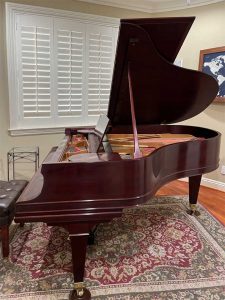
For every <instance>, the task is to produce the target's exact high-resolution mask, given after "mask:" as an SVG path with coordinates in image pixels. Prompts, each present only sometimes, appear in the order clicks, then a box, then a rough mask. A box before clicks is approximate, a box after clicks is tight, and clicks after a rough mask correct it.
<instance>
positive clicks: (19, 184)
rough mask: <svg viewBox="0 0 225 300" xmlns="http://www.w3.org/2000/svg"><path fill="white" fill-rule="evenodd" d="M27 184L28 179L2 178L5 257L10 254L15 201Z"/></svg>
mask: <svg viewBox="0 0 225 300" xmlns="http://www.w3.org/2000/svg"><path fill="white" fill-rule="evenodd" d="M26 185H27V181H26V180H11V181H2V180H0V237H1V241H2V255H3V257H7V256H8V255H9V226H10V224H11V223H12V220H13V218H14V215H15V203H16V201H17V199H18V198H19V196H20V194H21V193H22V191H23V190H24V188H25V186H26Z"/></svg>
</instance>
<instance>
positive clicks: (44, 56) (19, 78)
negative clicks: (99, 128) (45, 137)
mask: <svg viewBox="0 0 225 300" xmlns="http://www.w3.org/2000/svg"><path fill="white" fill-rule="evenodd" d="M21 9H22V8H21ZM27 9H28V8H27ZM31 11H32V8H30V10H29V9H28V10H27V11H21V13H20V12H19V11H17V13H16V14H12V15H10V18H11V17H12V19H11V21H12V20H13V22H7V26H8V27H9V28H7V30H8V32H9V34H7V47H8V49H7V55H8V66H9V72H8V74H9V75H8V78H9V97H10V131H11V132H13V131H14V132H16V133H17V132H19V131H20V130H21V131H24V132H31V133H33V131H32V130H33V129H34V132H39V129H40V128H43V129H44V131H45V132H47V131H48V129H51V132H52V131H54V128H57V127H58V128H60V130H61V128H63V127H72V126H95V124H96V122H97V120H98V117H99V114H102V113H105V114H106V113H107V110H108V102H109V93H110V86H111V78H112V70H113V62H114V55H115V44H116V40H117V34H118V23H117V21H116V20H115V19H110V18H106V17H96V16H91V15H83V14H76V15H75V17H74V18H71V13H69V14H68V16H67V15H63V14H64V13H65V12H62V15H60V14H58V13H55V14H54V13H52V12H51V11H50V12H49V13H47V12H46V14H45V10H42V11H41V12H39V13H37V12H36V8H34V11H32V12H31ZM12 24H13V26H12ZM36 129H37V131H36Z"/></svg>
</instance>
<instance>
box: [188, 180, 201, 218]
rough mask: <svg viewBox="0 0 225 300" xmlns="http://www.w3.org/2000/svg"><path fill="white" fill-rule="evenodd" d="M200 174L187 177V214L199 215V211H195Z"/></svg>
mask: <svg viewBox="0 0 225 300" xmlns="http://www.w3.org/2000/svg"><path fill="white" fill-rule="evenodd" d="M201 179H202V175H196V176H192V177H189V204H190V210H188V211H187V212H188V214H190V215H195V216H199V215H200V212H199V211H197V201H198V192H199V188H200V183H201Z"/></svg>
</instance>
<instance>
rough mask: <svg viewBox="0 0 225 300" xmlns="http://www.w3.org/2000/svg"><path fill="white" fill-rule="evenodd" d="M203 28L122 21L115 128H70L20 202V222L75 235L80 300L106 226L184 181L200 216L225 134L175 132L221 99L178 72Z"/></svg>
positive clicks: (203, 79)
mask: <svg viewBox="0 0 225 300" xmlns="http://www.w3.org/2000/svg"><path fill="white" fill-rule="evenodd" d="M193 21H194V17H185V18H158V19H129V20H121V24H120V31H119V37H118V45H117V52H116V59H115V66H114V73H113V79H112V86H111V94H110V101H109V108H108V119H109V123H108V124H107V127H106V128H105V129H104V130H103V132H98V130H95V128H89V129H87V128H86V129H85V130H84V129H82V128H67V129H66V135H65V137H64V139H63V140H62V142H61V143H60V144H59V146H58V147H54V148H53V149H52V150H51V151H50V153H49V154H48V155H47V157H46V159H45V160H44V162H43V163H42V165H41V167H40V169H39V170H38V171H37V173H36V174H35V175H34V177H33V178H32V180H31V181H30V183H29V184H28V186H27V187H26V189H25V190H24V192H23V193H22V195H21V196H20V198H19V200H18V201H17V204H16V216H15V221H16V222H20V223H24V222H40V221H41V222H46V223H47V224H49V225H58V226H62V227H64V228H65V229H66V230H68V232H69V236H70V241H71V247H72V259H73V276H74V289H73V291H71V294H70V298H71V299H90V298H91V295H90V291H89V290H88V289H87V288H86V287H85V286H84V283H83V277H84V270H85V255H86V247H87V244H88V241H90V237H91V238H92V241H93V235H94V233H93V232H94V229H95V228H96V226H97V225H98V224H99V223H102V222H107V221H109V220H111V219H113V218H115V217H119V216H121V215H122V213H123V209H124V208H125V207H128V206H134V205H138V204H141V203H143V202H145V201H146V200H148V199H150V198H151V197H152V196H153V195H154V194H155V193H156V191H157V190H158V189H159V188H160V187H161V186H163V185H164V184H166V183H168V182H169V181H171V180H174V179H178V178H182V177H188V178H189V201H190V209H189V211H188V212H189V213H190V214H192V215H193V217H196V216H197V209H196V204H197V198H198V191H199V186H200V181H201V176H202V174H204V173H207V172H211V171H213V170H215V169H216V168H217V167H218V162H219V149H220V133H218V132H216V131H214V130H211V129H206V128H200V127H195V126H184V125H168V124H171V123H176V122H180V121H183V120H186V119H189V118H191V117H194V116H195V115H197V114H199V113H200V112H202V111H203V110H204V109H205V108H206V107H207V106H208V105H209V104H210V103H211V102H212V101H213V99H214V98H215V96H216V95H217V92H218V85H217V82H216V81H215V80H214V79H213V78H212V77H210V76H208V75H207V74H204V73H202V72H199V71H193V70H188V69H184V68H181V67H178V66H175V65H174V64H173V62H174V60H175V58H176V56H177V54H178V52H179V50H180V48H181V46H182V44H183V41H184V39H185V37H186V35H187V33H188V31H189V29H190V27H191V25H192V23H193ZM190 51H191V49H190Z"/></svg>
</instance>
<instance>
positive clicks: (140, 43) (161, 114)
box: [108, 17, 218, 127]
mask: <svg viewBox="0 0 225 300" xmlns="http://www.w3.org/2000/svg"><path fill="white" fill-rule="evenodd" d="M194 19H195V18H194V17H185V18H157V19H130V20H121V24H120V31H119V37H118V44H117V52H116V58H115V66H114V73H113V80H112V87H111V95H110V101H109V109H108V117H109V119H110V121H111V125H112V127H116V126H118V125H131V112H130V100H129V88H128V62H129V65H130V70H131V80H132V87H133V94H134V106H135V113H136V122H137V125H141V124H169V123H174V122H179V121H183V120H185V119H188V118H191V117H193V116H195V115H197V114H199V113H200V112H202V111H203V110H204V109H205V108H206V107H207V106H208V105H209V104H210V103H211V102H212V101H213V99H214V98H215V96H216V94H217V92H218V84H217V82H216V80H214V79H213V78H212V77H210V76H209V75H207V74H205V73H202V72H199V71H193V70H188V69H184V68H181V67H178V66H175V65H173V62H174V60H175V58H176V56H177V54H178V52H179V50H180V48H181V46H182V44H183V42H184V39H185V37H186V35H187V33H188V31H189V29H190V27H191V25H192V23H193V21H194ZM190 51H192V49H190Z"/></svg>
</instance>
